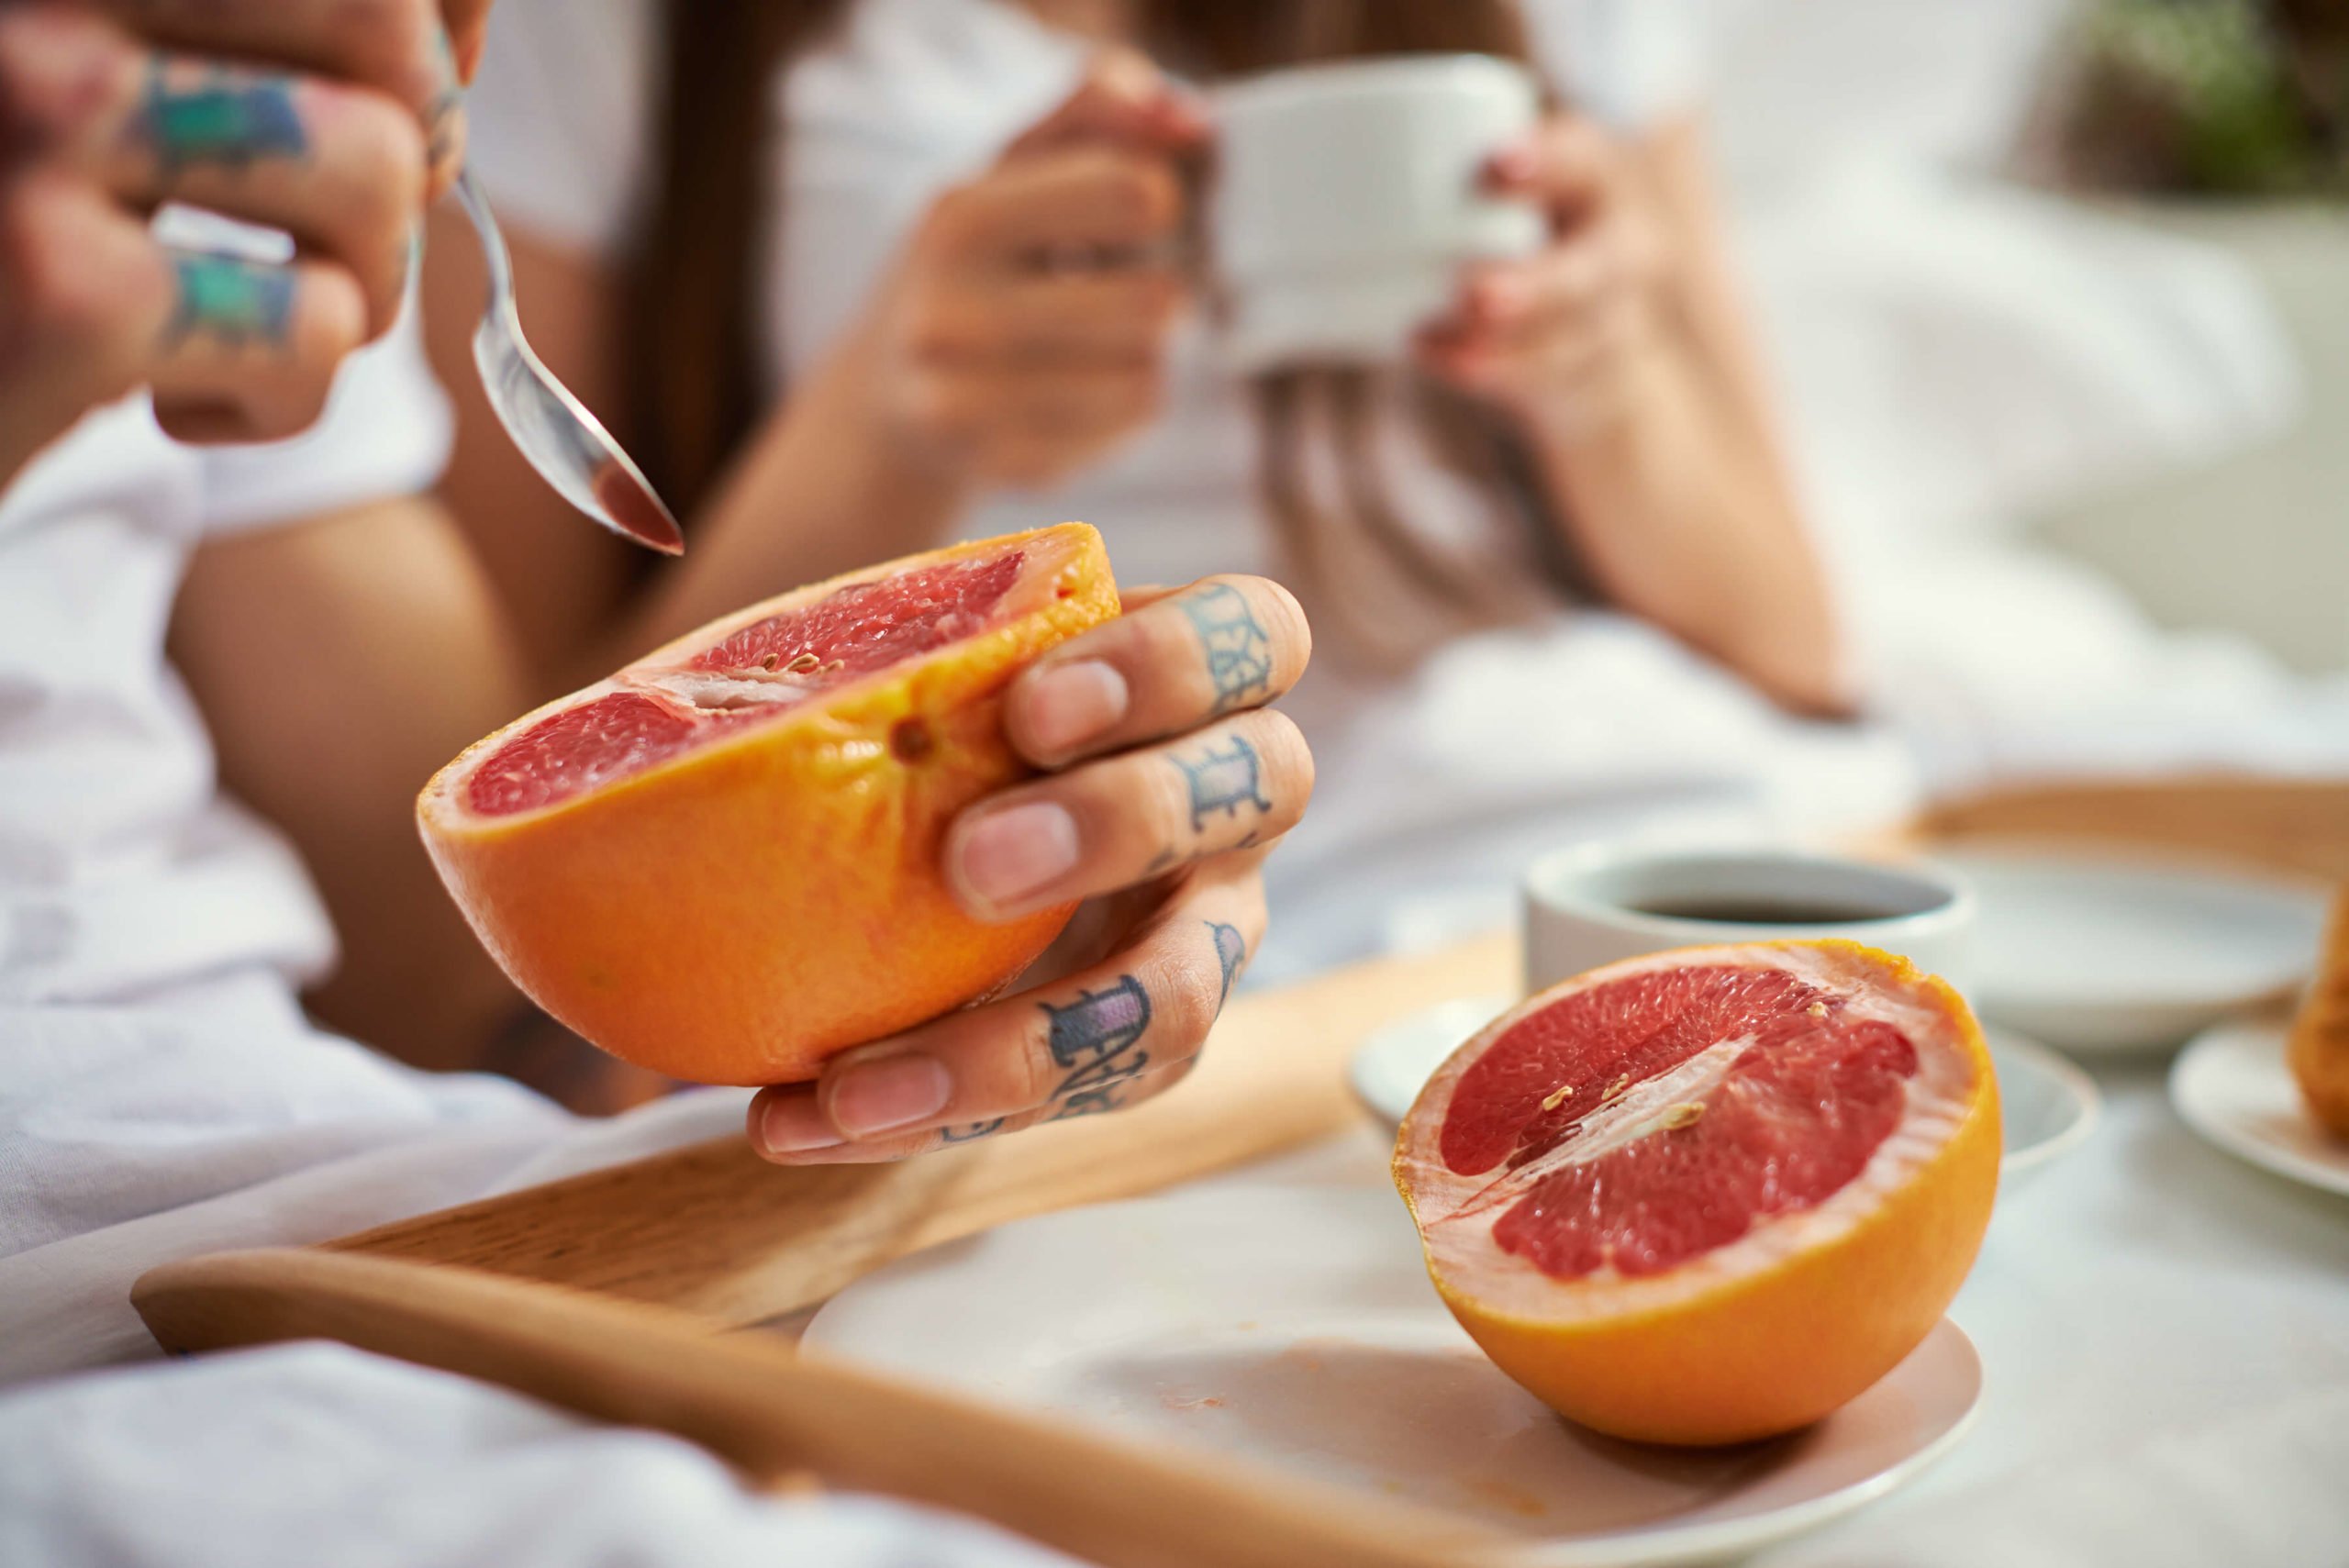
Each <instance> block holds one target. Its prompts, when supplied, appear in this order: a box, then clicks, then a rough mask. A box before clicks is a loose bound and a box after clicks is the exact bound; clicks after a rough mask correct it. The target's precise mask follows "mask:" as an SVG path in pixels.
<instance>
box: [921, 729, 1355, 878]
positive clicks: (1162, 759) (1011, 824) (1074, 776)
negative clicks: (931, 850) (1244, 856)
mask: <svg viewBox="0 0 2349 1568" xmlns="http://www.w3.org/2000/svg"><path fill="white" fill-rule="evenodd" d="M1312 794H1313V754H1312V752H1311V751H1308V749H1307V747H1306V744H1305V739H1304V737H1303V736H1301V735H1300V734H1298V733H1297V726H1296V725H1295V724H1293V723H1291V722H1290V721H1289V719H1288V717H1286V715H1284V714H1279V713H1274V712H1255V713H1244V714H1238V715H1235V716H1233V717H1230V718H1228V719H1225V720H1223V721H1222V722H1220V723H1218V724H1211V725H1209V726H1208V727H1207V728H1205V729H1201V730H1197V731H1195V732H1194V733H1192V734H1189V735H1186V736H1185V737H1183V738H1182V739H1181V740H1171V741H1168V742H1166V743H1165V744H1164V745H1161V746H1153V747H1149V748H1146V749H1145V750H1142V751H1129V752H1126V753H1124V754H1123V755H1121V756H1116V757H1111V758H1108V759H1107V760H1105V761H1102V762H1087V763H1085V764H1084V765H1083V766H1081V767H1076V768H1072V769H1071V770H1069V771H1068V772H1067V773H1057V774H1053V775H1052V776H1050V777H1047V778H1043V779H1040V780H1037V781H1036V782H1034V783H1031V784H1022V785H1019V787H1017V788H1015V789H1008V790H1005V791H1003V792H1002V793H1000V794H998V795H991V796H989V797H988V798H987V799H986V800H985V802H983V803H982V804H980V805H978V806H973V807H972V808H971V809H970V810H968V811H965V812H964V813H963V815H962V816H961V817H958V818H957V819H956V820H955V822H954V825H953V826H952V828H950V829H949V830H948V832H947V836H946V872H947V879H948V882H949V883H950V884H951V885H952V887H953V888H954V891H955V893H956V895H957V896H959V897H960V898H961V899H962V901H963V906H964V907H965V908H967V909H969V910H971V911H972V913H974V914H975V915H977V916H979V917H981V918H985V919H1002V918H1007V917H1012V916H1016V915H1019V914H1021V913H1024V912H1026V911H1028V910H1030V909H1037V908H1041V907H1043V906H1047V905H1051V904H1058V903H1064V902H1066V901H1068V900H1070V899H1074V898H1085V897H1089V896H1091V895H1095V894H1098V893H1108V892H1112V891H1114V890H1116V889H1118V888H1121V887H1130V886H1132V885H1133V884H1136V883H1139V882H1144V881H1147V880H1148V879H1150V878H1151V877H1153V876H1156V875H1158V874H1160V873H1163V872H1165V871H1167V870H1169V869H1171V868H1173V867H1175V866H1177V865H1181V864H1184V863H1186V862H1191V861H1196V860H1199V859H1201V858H1203V857H1205V856H1208V855H1213V854H1218V853H1220V852H1222V851H1227V850H1235V849H1247V848H1251V847H1252V846H1254V845H1256V844H1260V843H1269V842H1271V841H1272V840H1274V839H1276V838H1278V837H1279V836H1280V835H1281V834H1283V833H1286V832H1287V831H1288V830H1289V829H1290V828H1293V827H1295V826H1296V825H1297V818H1298V817H1301V816H1303V815H1304V812H1305V804H1306V801H1307V800H1308V798H1309V797H1310V796H1311V795H1312Z"/></svg>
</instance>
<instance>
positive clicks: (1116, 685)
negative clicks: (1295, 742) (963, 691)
mask: <svg viewBox="0 0 2349 1568" xmlns="http://www.w3.org/2000/svg"><path fill="white" fill-rule="evenodd" d="M1312 651H1313V637H1312V633H1311V631H1310V630H1309V629H1308V628H1307V626H1306V623H1305V612H1304V611H1302V610H1300V609H1299V608H1297V600H1296V599H1295V598H1293V597H1291V596H1290V595H1289V592H1288V590H1287V589H1286V588H1284V587H1282V586H1281V585H1280V584H1277V583H1275V582H1272V581H1270V580H1269V579H1266V578H1263V577H1210V578H1208V579H1206V580H1204V581H1202V582H1198V583H1195V584H1192V585H1191V586H1190V587H1188V588H1185V589H1182V590H1180V591H1178V592H1176V593H1174V594H1170V595H1164V596H1163V597H1161V598H1157V599H1154V600H1152V601H1151V602H1150V603H1148V604H1147V605H1146V606H1144V607H1141V608H1138V609H1130V610H1129V612H1128V613H1127V614H1126V615H1124V616H1121V617H1119V618H1118V619H1116V620H1113V621H1111V622H1109V623H1108V625H1106V626H1100V627H1097V628H1094V629H1093V630H1091V631H1089V632H1086V633H1085V635H1084V636H1082V637H1078V638H1073V639H1070V640H1069V641H1067V642H1065V643H1063V644H1062V645H1061V646H1060V647H1058V648H1056V649H1054V650H1053V651H1052V652H1051V653H1049V654H1046V655H1045V656H1044V657H1043V658H1042V659H1040V660H1039V661H1037V662H1036V663H1035V664H1034V665H1032V666H1031V667H1030V669H1029V670H1027V671H1026V672H1025V673H1023V674H1022V675H1021V676H1020V678H1019V680H1018V681H1017V682H1015V683H1014V684H1013V685H1012V688H1011V692H1010V694H1009V695H1008V698H1007V699H1006V702H1005V706H1004V723H1005V727H1006V728H1007V729H1008V731H1009V733H1010V735H1011V739H1012V743H1013V744H1014V745H1015V746H1017V747H1019V750H1020V751H1021V752H1022V754H1024V755H1025V756H1027V757H1028V759H1029V760H1030V761H1031V762H1035V763H1037V764H1038V765H1040V766H1042V767H1055V766H1059V765H1062V764H1063V763H1066V762H1070V761H1073V760H1074V759H1076V758H1079V757H1089V756H1098V755H1100V754H1101V753H1103V752H1106V751H1117V750H1119V749H1120V748H1123V747H1127V746H1132V745H1138V744H1140V743H1141V742H1144V741H1150V740H1163V739H1164V738H1166V737H1168V736H1172V735H1179V734H1181V733H1182V732H1183V731H1185V730H1186V729H1190V728H1195V727H1197V726H1198V725H1200V724H1204V723H1206V722H1207V721H1208V720H1209V719H1213V718H1219V717H1223V716H1224V715H1225V714H1228V713H1232V712H1236V711H1238V710H1239V709H1241V708H1244V707H1258V706H1263V705H1264V704H1265V703H1268V702H1271V701H1272V700H1273V699H1275V697H1278V696H1279V695H1281V694H1282V693H1284V692H1286V691H1287V690H1288V689H1289V687H1291V686H1292V685H1294V684H1297V677H1298V676H1299V675H1301V674H1303V673H1305V664H1306V661H1307V660H1308V658H1309V657H1310V656H1311V654H1312Z"/></svg>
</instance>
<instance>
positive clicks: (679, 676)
mask: <svg viewBox="0 0 2349 1568" xmlns="http://www.w3.org/2000/svg"><path fill="white" fill-rule="evenodd" d="M1026 559H1027V557H1026V552H1024V551H1022V550H1008V551H1006V552H1005V553H1003V554H1001V555H996V556H992V557H983V558H980V559H976V560H969V561H948V562H939V563H938V564H936V565H933V566H927V567H922V568H919V569H918V570H915V571H912V572H907V573H902V574H900V575H898V576H895V577H884V578H879V579H876V580H874V581H872V582H867V583H852V584H849V585H848V586H846V587H844V588H841V589H839V590H838V591H836V592H834V593H832V594H830V595H827V596H825V597H824V598H821V599H818V600H817V601H816V602H815V603H813V604H808V605H801V606H794V607H792V608H790V609H787V610H784V611H782V612H780V613H778V614H775V615H772V616H769V617H766V618H765V619H763V620H760V621H756V622H753V623H752V624H751V625H749V626H746V627H743V628H740V630H737V631H735V632H734V633H732V634H731V635H730V636H729V637H727V638H725V639H723V640H722V641H720V642H718V644H717V645H716V646H714V647H712V648H710V649H708V650H707V651H705V652H702V653H700V654H697V655H696V656H695V657H694V658H692V659H691V660H689V661H687V662H686V664H685V671H683V672H676V671H670V672H664V671H661V670H659V669H651V670H643V669H639V670H633V671H628V672H623V673H621V674H620V675H619V676H618V682H619V684H621V685H622V687H623V689H622V690H619V691H616V692H612V693H610V694H608V695H605V696H600V697H596V698H595V699H594V700H592V701H590V702H587V703H584V704H583V705H581V706H578V707H573V708H566V709H564V710H563V711H562V712H560V713H557V714H555V715H553V716H552V717H549V718H546V719H543V720H541V721H540V722H539V723H538V724H536V725H534V726H532V727H531V728H529V729H526V730H524V731H523V732H522V733H521V734H519V735H518V736H516V737H514V739H513V740H508V741H507V743H506V744H505V745H503V746H501V747H499V748H498V749H497V750H496V751H495V752H493V753H492V754H491V755H490V756H489V757H487V758H486V759H484V761H483V762H482V763H481V765H480V766H479V767H478V768H477V769H476V770H474V773H473V777H472V779H471V780H470V781H469V782H468V783H467V785H466V791H465V798H466V802H467V804H469V805H470V806H472V807H473V810H475V811H477V812H480V813H481V814H483V815H484V816H492V817H495V816H500V815H503V814H505V813H507V812H515V811H529V810H533V809H536V808H537V807H539V806H551V805H554V804H555V803H557V802H559V801H563V800H568V799H570V798H571V797H572V796H573V795H580V794H584V793H585V792H586V791H589V790H592V789H596V788H597V787H599V786H601V785H603V784H609V783H611V782H613V781H615V780H617V779H623V778H626V777H628V776H629V774H631V773H639V772H641V771H642V770H644V769H646V768H649V767H651V766H652V765H654V764H655V763H657V762H665V761H667V760H669V759H670V758H672V757H675V756H678V755H681V754H683V753H685V752H687V751H693V750H695V749H696V748H697V747H701V746H705V745H707V744H708V743H709V742H710V741H712V740H717V739H718V738H719V737H720V736H722V735H725V734H728V733H729V732H731V731H732V730H734V729H736V728H739V727H740V726H741V725H742V724H744V723H747V722H752V721H755V720H757V719H760V718H764V717H774V715H776V714H779V713H782V712H784V711H785V710H786V709H788V708H789V707H791V706H794V705H796V704H798V703H801V702H805V701H806V700H807V698H809V697H811V696H814V695H818V694H820V693H822V692H825V691H827V690H829V689H831V688H833V687H836V686H840V685H842V684H846V683H848V682H850V681H853V680H858V679H861V678H863V677H864V676H866V675H871V674H874V673H878V672H880V671H883V670H885V669H888V668H889V667H890V666H892V665H894V664H901V663H904V662H906V661H907V660H909V659H913V658H916V657H918V656H919V655H921V654H924V653H930V652H934V651H937V650H939V649H941V648H943V647H945V646H946V645H947V644H948V643H950V642H957V641H961V640H962V639H965V638H969V637H974V636H976V635H977V634H978V633H980V632H982V631H985V630H986V629H987V628H988V627H989V626H991V625H993V624H994V617H996V613H997V612H998V611H999V610H1000V609H1001V608H1002V607H1003V604H1004V599H1005V596H1006V595H1008V594H1009V593H1010V592H1011V589H1012V586H1013V584H1016V583H1018V582H1019V569H1020V566H1021V564H1022V562H1024V561H1025V560H1026ZM687 672H690V673H687ZM693 674H707V675H713V676H716V677H718V679H716V680H695V679H693V678H692V675H693Z"/></svg>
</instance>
